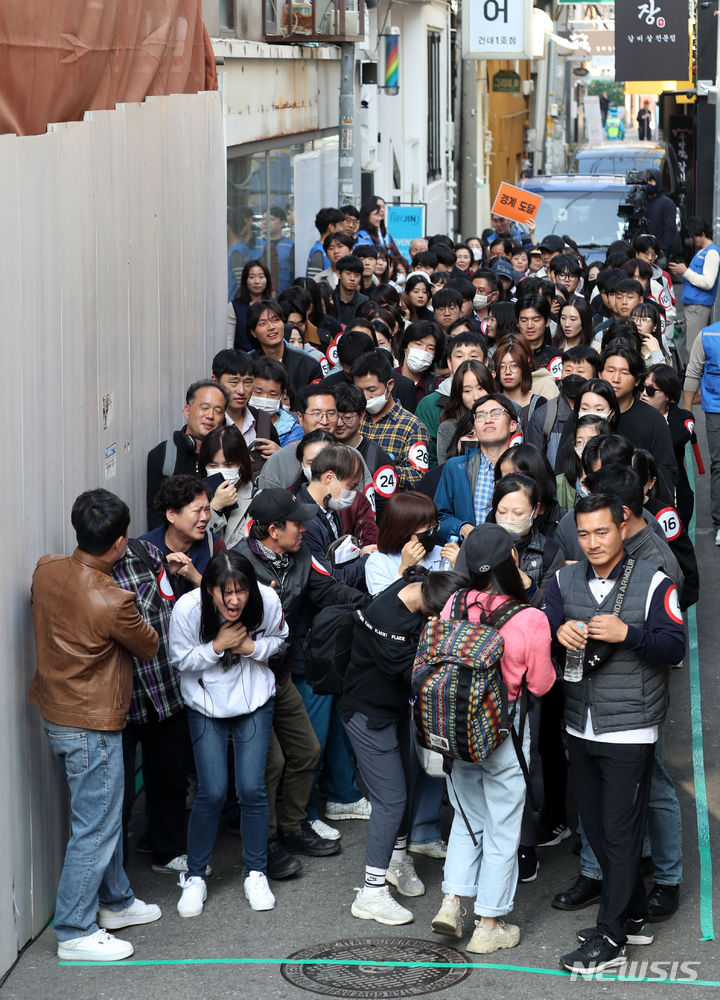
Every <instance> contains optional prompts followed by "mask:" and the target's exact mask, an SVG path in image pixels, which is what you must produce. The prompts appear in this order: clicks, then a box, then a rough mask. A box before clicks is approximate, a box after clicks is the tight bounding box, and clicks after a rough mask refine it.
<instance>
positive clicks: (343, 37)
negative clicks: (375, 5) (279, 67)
mask: <svg viewBox="0 0 720 1000" xmlns="http://www.w3.org/2000/svg"><path fill="white" fill-rule="evenodd" d="M263 5H264V12H265V13H264V22H265V37H266V39H268V41H273V42H293V43H295V44H297V43H298V42H313V41H318V42H322V41H326V42H328V41H331V42H341V41H348V42H359V41H362V39H363V38H364V37H365V3H364V0H263Z"/></svg>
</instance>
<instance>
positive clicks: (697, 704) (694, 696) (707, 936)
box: [686, 446, 715, 941]
mask: <svg viewBox="0 0 720 1000" xmlns="http://www.w3.org/2000/svg"><path fill="white" fill-rule="evenodd" d="M686 452H689V454H688V455H687V459H688V461H687V463H686V464H687V470H688V479H689V480H690V488H691V489H692V490H693V492H694V491H695V470H694V469H693V459H692V452H691V451H690V449H689V447H688V446H686ZM696 510H697V505H696V507H695V509H694V510H693V516H692V518H691V520H690V528H689V534H690V539H691V540H692V543H693V545H694V544H695V516H696ZM687 619H688V660H689V663H690V721H691V731H692V759H693V780H694V783H695V816H696V820H697V832H698V853H699V855H700V933H701V937H700V940H701V941H714V940H715V928H714V925H713V906H712V857H711V854H710V819H709V817H708V803H707V787H706V785H705V756H704V751H703V725H702V702H701V695H700V656H699V646H698V630H697V610H696V606H695V605H693V606H692V607H691V608H689V609H688V613H687Z"/></svg>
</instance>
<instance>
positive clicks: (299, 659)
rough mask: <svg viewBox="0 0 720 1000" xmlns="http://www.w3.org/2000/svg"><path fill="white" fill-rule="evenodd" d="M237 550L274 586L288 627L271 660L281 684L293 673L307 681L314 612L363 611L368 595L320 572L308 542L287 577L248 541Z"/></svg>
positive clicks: (294, 558) (293, 559)
mask: <svg viewBox="0 0 720 1000" xmlns="http://www.w3.org/2000/svg"><path fill="white" fill-rule="evenodd" d="M234 548H235V551H237V552H239V553H240V554H241V555H243V556H245V558H246V559H249V560H250V562H251V563H252V564H253V567H254V569H255V572H256V574H257V578H258V582H259V583H264V584H266V585H267V586H268V587H269V586H271V585H274V588H275V593H276V594H277V595H278V597H279V598H280V603H281V604H282V609H283V614H284V615H285V620H286V621H287V623H288V628H289V630H290V634H289V636H288V638H287V640H286V643H285V644H284V646H283V648H282V649H281V650H280V652H279V653H277V654H276V655H275V656H274V657H273V658H272V659H271V660H270V667H271V668H272V669H273V670H274V671H275V673H276V675H277V678H278V681H279V682H280V683H282V682H283V681H284V680H287V677H288V675H289V673H290V672H292V673H293V674H294V675H295V676H297V677H304V676H305V655H304V652H303V644H304V642H305V636H306V635H307V633H308V630H309V628H310V623H311V621H312V617H313V614H314V612H315V611H317V610H318V608H324V607H327V606H328V605H330V604H352V605H355V606H357V607H362V606H363V605H364V604H366V603H367V601H368V595H367V594H362V593H361V592H360V591H359V590H356V589H355V588H354V587H347V586H346V585H345V584H344V583H338V581H337V580H334V579H333V578H332V577H331V576H330V575H329V574H328V573H326V571H325V570H324V569H321V568H318V567H317V565H316V564H314V562H313V558H312V553H311V552H310V549H309V548H308V546H307V545H306V544H305V542H303V543H302V544H301V546H300V548H299V550H298V551H297V552H294V553H293V554H292V555H291V556H290V566H289V568H288V569H287V571H286V572H285V573H278V572H276V570H275V568H274V566H273V564H272V563H271V562H270V561H269V560H268V559H265V558H264V557H263V556H262V555H258V554H257V553H256V552H254V551H253V549H252V548H251V546H250V540H249V539H247V538H243V540H242V541H241V542H239V543H238V544H237V545H236V546H234Z"/></svg>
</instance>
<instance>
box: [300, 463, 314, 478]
mask: <svg viewBox="0 0 720 1000" xmlns="http://www.w3.org/2000/svg"><path fill="white" fill-rule="evenodd" d="M302 470H303V476H305V478H306V479H307V481H308V482H310V480H311V479H312V469H311V468H310V466H309V465H303V467H302Z"/></svg>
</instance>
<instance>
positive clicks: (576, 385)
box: [562, 375, 587, 399]
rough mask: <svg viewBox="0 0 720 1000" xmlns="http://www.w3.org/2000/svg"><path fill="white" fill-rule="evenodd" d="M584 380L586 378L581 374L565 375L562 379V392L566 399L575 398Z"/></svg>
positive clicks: (585, 380)
mask: <svg viewBox="0 0 720 1000" xmlns="http://www.w3.org/2000/svg"><path fill="white" fill-rule="evenodd" d="M586 382H587V379H586V378H585V377H584V376H583V375H566V376H565V378H564V379H563V380H562V387H563V392H564V393H565V395H566V396H567V398H568V399H577V398H578V396H579V395H580V390H581V389H582V387H583V386H584V385H585V383H586Z"/></svg>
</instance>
